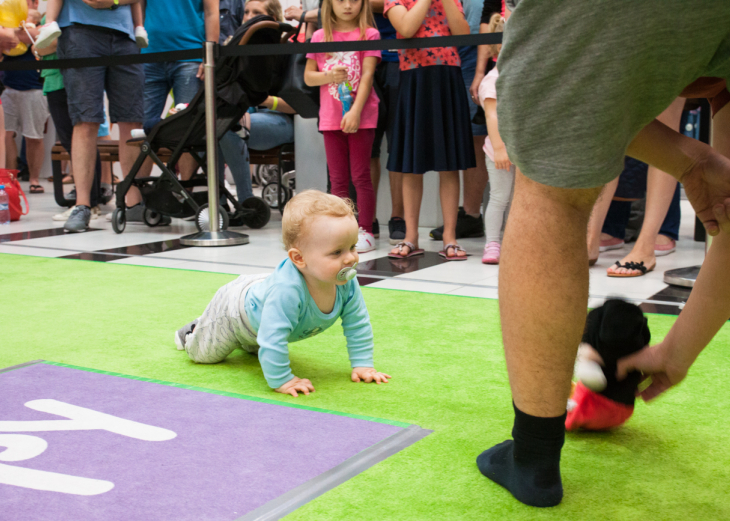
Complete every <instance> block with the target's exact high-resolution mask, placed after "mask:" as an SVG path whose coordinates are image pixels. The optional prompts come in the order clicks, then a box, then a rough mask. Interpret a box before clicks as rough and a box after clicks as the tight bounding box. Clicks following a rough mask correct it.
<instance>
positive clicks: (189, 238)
mask: <svg viewBox="0 0 730 521" xmlns="http://www.w3.org/2000/svg"><path fill="white" fill-rule="evenodd" d="M501 42H502V34H501V33H490V34H471V35H463V36H438V37H433V38H412V39H408V40H366V41H356V42H325V43H277V44H257V45H243V46H241V45H235V46H230V47H228V46H219V45H218V44H217V43H216V42H205V44H204V45H203V47H202V48H201V49H190V50H185V51H172V52H160V53H149V54H127V55H119V56H101V57H95V58H74V59H70V60H43V61H36V62H27V61H25V62H11V63H0V71H24V70H25V71H27V70H40V69H75V68H81V67H104V66H110V65H132V64H138V63H158V62H172V61H180V60H194V59H202V60H203V63H204V67H205V71H206V74H205V127H206V156H207V157H206V159H207V167H208V172H209V174H208V223H209V226H210V230H209V231H200V232H198V233H194V234H192V235H186V236H184V237H180V242H181V244H185V245H186V246H233V245H237V244H248V242H249V241H248V235H245V234H240V233H238V232H233V231H230V230H226V229H223V230H222V229H221V222H220V220H219V208H218V204H219V200H218V185H219V183H218V172H217V166H218V160H217V149H218V147H217V143H216V140H215V136H216V135H217V134H216V107H215V83H214V82H215V79H214V76H215V61H216V59H217V58H218V57H225V56H271V55H290V54H303V53H327V52H351V51H377V50H381V51H384V50H396V49H428V48H433V47H467V46H477V45H492V44H498V43H501ZM119 210H120V209H119V208H117V209H116V210H115V211H114V215H115V216H118V215H121V216H122V222H123V220H124V217H123V216H124V214H123V213H121V214H119V213H118V212H119ZM122 212H123V208H122ZM116 218H117V217H112V219H116ZM115 222H117V221H115ZM122 229H124V228H122ZM115 231H116V228H115ZM117 233H121V232H117Z"/></svg>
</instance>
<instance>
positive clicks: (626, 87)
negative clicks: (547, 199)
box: [497, 0, 730, 188]
mask: <svg viewBox="0 0 730 521" xmlns="http://www.w3.org/2000/svg"><path fill="white" fill-rule="evenodd" d="M498 67H499V79H498V80H497V99H498V100H499V103H498V104H497V111H498V116H499V133H500V134H501V136H502V138H503V140H504V142H505V144H506V145H507V152H508V154H509V157H510V159H511V160H512V162H513V163H515V164H516V165H517V166H518V167H519V168H520V170H521V171H522V173H523V174H525V175H526V176H527V177H529V178H531V179H533V180H534V181H537V182H539V183H542V184H545V185H549V186H555V187H561V188H592V187H596V186H600V185H603V184H605V183H607V182H608V181H610V180H612V179H614V178H615V177H616V176H618V175H619V174H620V173H621V170H622V169H623V164H624V155H625V152H626V148H627V146H628V145H629V143H630V142H631V141H632V140H633V138H634V137H635V136H636V134H638V133H639V131H640V130H641V129H642V128H643V127H644V126H646V125H647V124H648V123H650V122H651V121H652V120H653V119H654V118H656V116H658V115H659V114H661V113H662V112H663V111H664V109H665V108H667V106H669V104H670V103H671V102H672V101H674V99H675V98H677V96H678V95H679V94H680V92H682V90H683V89H684V88H685V87H687V86H688V85H689V84H690V83H692V82H693V81H695V80H696V79H697V78H699V77H719V78H725V79H728V78H730V1H728V0H706V1H703V2H687V1H686V0H641V1H639V2H626V1H624V0H593V1H590V2H587V1H585V0H564V1H562V2H546V1H544V0H520V2H519V3H518V4H517V7H516V8H515V10H514V12H513V13H512V16H511V17H510V19H509V20H508V22H507V25H506V27H505V33H504V45H503V47H502V52H501V53H500V55H499V61H498Z"/></svg>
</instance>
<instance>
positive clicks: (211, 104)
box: [180, 42, 249, 246]
mask: <svg viewBox="0 0 730 521" xmlns="http://www.w3.org/2000/svg"><path fill="white" fill-rule="evenodd" d="M217 45H218V44H217V43H216V42H205V61H204V65H203V69H204V71H205V77H204V80H203V81H204V85H205V134H206V155H207V170H208V223H209V226H210V230H209V231H202V232H198V233H193V234H191V235H185V236H184V237H180V244H184V245H186V246H235V245H240V244H248V242H249V241H248V235H246V234H244V233H238V232H234V231H229V230H221V229H220V225H221V223H220V220H219V219H220V210H219V208H220V207H219V204H220V201H219V197H218V190H219V187H218V139H217V132H216V113H215V51H216V47H217Z"/></svg>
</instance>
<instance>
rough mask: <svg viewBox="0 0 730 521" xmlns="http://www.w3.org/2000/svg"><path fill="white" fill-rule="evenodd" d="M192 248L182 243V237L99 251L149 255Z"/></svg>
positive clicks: (100, 251)
mask: <svg viewBox="0 0 730 521" xmlns="http://www.w3.org/2000/svg"><path fill="white" fill-rule="evenodd" d="M185 248H190V246H185V245H183V244H180V239H170V240H169V241H158V242H149V243H147V244H135V245H132V246H122V247H120V248H109V249H107V250H99V253H115V254H118V255H130V256H131V255H149V254H150V253H163V252H166V251H174V250H182V249H185Z"/></svg>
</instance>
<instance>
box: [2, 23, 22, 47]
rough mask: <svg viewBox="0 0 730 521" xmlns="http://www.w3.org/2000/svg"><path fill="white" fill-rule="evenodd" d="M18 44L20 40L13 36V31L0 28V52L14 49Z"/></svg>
mask: <svg viewBox="0 0 730 521" xmlns="http://www.w3.org/2000/svg"><path fill="white" fill-rule="evenodd" d="M18 43H20V40H18V37H17V36H15V31H14V30H12V29H5V28H4V27H0V52H2V51H9V50H10V49H15V47H16V46H17V45H18Z"/></svg>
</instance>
